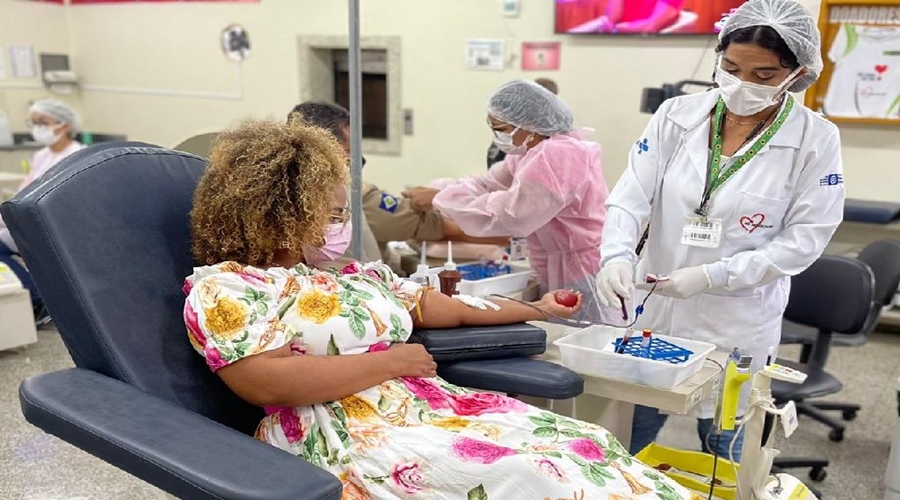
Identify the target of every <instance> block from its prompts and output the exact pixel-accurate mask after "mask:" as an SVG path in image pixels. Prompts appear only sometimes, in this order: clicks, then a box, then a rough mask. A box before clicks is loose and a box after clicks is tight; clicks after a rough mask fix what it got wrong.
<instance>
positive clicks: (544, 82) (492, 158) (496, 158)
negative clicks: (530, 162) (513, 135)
mask: <svg viewBox="0 0 900 500" xmlns="http://www.w3.org/2000/svg"><path fill="white" fill-rule="evenodd" d="M534 83H536V84H538V85H540V86H541V87H544V88H545V89H547V90H549V91H550V92H553V95H559V86H558V85H557V84H556V82H554V81H553V80H551V79H549V78H538V79H537V80H535V81H534ZM505 159H506V153H504V152H503V151H500V148H498V147H497V145H496V144H494V141H491V145H490V146H489V147H488V152H487V166H488V170H490V169H491V166H492V165H493V164H495V163H500V162H501V161H503V160H505Z"/></svg>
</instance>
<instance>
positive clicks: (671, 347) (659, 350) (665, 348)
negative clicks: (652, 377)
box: [615, 336, 694, 365]
mask: <svg viewBox="0 0 900 500" xmlns="http://www.w3.org/2000/svg"><path fill="white" fill-rule="evenodd" d="M641 341H643V337H641V336H635V337H631V338H630V339H628V343H627V344H625V345H624V346H623V345H622V337H619V338H617V339H616V342H615V352H616V353H618V354H627V355H629V356H634V357H636V358H644V359H652V360H654V361H663V362H666V363H671V364H673V365H680V364H681V363H684V362H686V361H687V360H688V359H690V357H691V356H692V355H693V354H694V351H689V350H687V349H685V348H683V347H679V346H677V345H675V344H673V343H671V342H666V341H665V340H662V339H658V338H655V337H651V338H650V345H649V346H648V347H642V346H641Z"/></svg>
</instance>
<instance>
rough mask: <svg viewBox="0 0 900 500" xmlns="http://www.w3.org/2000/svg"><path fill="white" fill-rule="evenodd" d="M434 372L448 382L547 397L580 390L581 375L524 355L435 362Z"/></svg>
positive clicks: (571, 395) (572, 394)
mask: <svg viewBox="0 0 900 500" xmlns="http://www.w3.org/2000/svg"><path fill="white" fill-rule="evenodd" d="M438 375H440V376H441V377H442V378H443V379H444V380H446V381H448V382H450V383H451V384H456V385H459V386H463V387H471V388H473V389H482V390H485V391H496V392H505V393H507V394H516V395H519V396H532V397H536V398H547V399H569V398H574V397H575V396H578V395H579V394H581V393H582V392H584V379H583V378H581V375H578V374H577V373H575V372H573V371H572V370H570V369H568V368H566V367H565V366H562V365H558V364H556V363H551V362H549V361H543V360H538V359H528V358H507V359H489V360H481V361H460V362H457V363H446V364H443V363H439V364H438Z"/></svg>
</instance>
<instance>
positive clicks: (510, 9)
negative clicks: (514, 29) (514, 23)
mask: <svg viewBox="0 0 900 500" xmlns="http://www.w3.org/2000/svg"><path fill="white" fill-rule="evenodd" d="M521 6H522V3H521V0H503V15H504V16H505V17H519V10H520V9H521Z"/></svg>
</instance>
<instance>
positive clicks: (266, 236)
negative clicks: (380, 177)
mask: <svg viewBox="0 0 900 500" xmlns="http://www.w3.org/2000/svg"><path fill="white" fill-rule="evenodd" d="M346 161H347V160H346V158H345V155H344V152H343V150H342V149H341V146H340V144H338V142H337V141H336V140H335V139H334V137H333V136H332V135H331V133H330V132H328V131H327V130H324V129H321V128H318V127H314V126H311V125H309V124H308V123H306V122H304V121H303V120H296V121H294V122H292V123H289V124H283V123H277V122H274V121H248V122H245V123H244V124H242V125H241V126H239V127H238V128H236V129H234V130H231V131H227V132H223V133H221V134H219V136H218V137H217V139H216V142H215V144H214V145H213V148H212V152H211V154H210V158H209V166H208V167H207V169H206V172H205V173H204V175H203V178H202V179H200V184H199V185H198V186H197V190H196V192H195V193H194V208H193V210H192V211H191V236H192V248H193V253H194V258H195V259H196V260H197V261H198V262H200V263H203V264H216V263H219V262H224V261H229V260H233V261H237V262H240V263H242V264H248V265H253V266H265V265H271V264H272V261H273V257H274V254H275V251H276V250H278V249H282V248H285V249H289V250H290V251H292V252H300V251H301V250H302V248H303V246H305V245H317V244H318V243H320V242H321V241H322V238H323V235H324V230H325V226H326V225H327V224H328V222H329V217H330V212H331V209H332V197H333V193H334V191H335V189H336V188H337V187H338V186H339V185H341V184H346V182H347V174H348V169H347V164H346Z"/></svg>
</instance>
